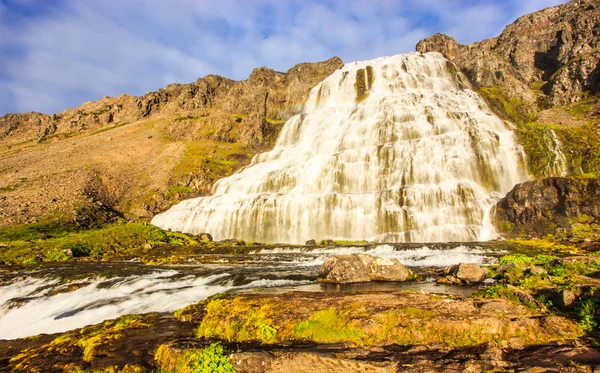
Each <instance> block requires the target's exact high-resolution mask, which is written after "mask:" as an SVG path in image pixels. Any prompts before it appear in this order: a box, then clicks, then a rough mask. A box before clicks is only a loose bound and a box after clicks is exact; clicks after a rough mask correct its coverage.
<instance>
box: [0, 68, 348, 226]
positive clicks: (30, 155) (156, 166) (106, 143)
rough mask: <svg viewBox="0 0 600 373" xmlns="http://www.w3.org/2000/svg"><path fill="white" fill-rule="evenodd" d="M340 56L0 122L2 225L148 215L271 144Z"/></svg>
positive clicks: (204, 189)
mask: <svg viewBox="0 0 600 373" xmlns="http://www.w3.org/2000/svg"><path fill="white" fill-rule="evenodd" d="M342 65H343V63H342V61H341V60H340V59H339V58H337V57H334V58H331V59H329V60H327V61H324V62H318V63H303V64H299V65H296V66H295V67H293V68H292V69H290V70H289V71H288V72H287V73H280V72H276V71H273V70H270V69H267V68H264V67H263V68H257V69H255V70H254V71H252V73H251V75H250V77H249V78H248V79H247V80H244V81H233V80H230V79H226V78H222V77H220V76H216V75H209V76H206V77H204V78H200V79H198V80H197V81H196V82H193V83H190V84H171V85H169V86H167V87H165V88H163V89H160V90H158V91H156V92H150V93H147V94H145V95H143V96H140V97H134V96H129V95H121V96H118V97H116V98H110V97H105V98H103V99H101V100H99V101H97V102H88V103H85V104H83V105H81V106H80V107H77V108H74V109H69V110H66V111H64V112H62V113H59V114H53V115H45V114H40V113H25V114H9V115H5V116H4V117H1V118H0V165H2V166H0V226H2V225H8V224H16V223H25V222H34V221H39V220H44V219H48V218H54V217H57V218H61V219H63V218H66V219H72V218H75V219H76V220H77V222H80V223H81V224H83V225H87V224H88V222H89V221H90V220H93V219H96V218H99V219H105V218H107V217H110V216H111V215H114V214H123V215H125V216H127V217H129V218H132V219H136V218H140V217H142V218H144V217H146V218H147V217H151V216H152V215H153V214H154V213H156V212H159V211H161V210H164V209H166V208H168V207H169V206H170V205H171V204H172V203H175V202H177V201H179V200H180V199H183V198H189V197H193V196H198V195H203V194H206V193H208V192H209V191H210V187H211V185H212V183H213V182H214V181H215V180H217V179H219V178H221V177H224V176H226V175H228V174H231V173H232V172H234V171H235V170H236V169H238V168H239V167H242V166H243V165H245V164H247V162H248V161H249V159H250V157H251V156H252V155H254V154H256V153H257V152H259V151H261V150H264V149H265V148H267V147H269V146H271V144H272V143H273V141H274V139H275V138H276V136H277V134H278V132H279V130H280V129H281V126H282V125H283V123H284V121H285V120H286V119H288V118H289V117H291V116H292V115H294V114H296V113H298V112H299V111H300V110H301V108H302V105H303V104H304V102H305V101H306V99H307V97H308V93H309V91H310V89H311V88H312V87H314V86H315V85H316V84H317V83H319V82H320V81H322V80H323V79H324V78H325V77H327V76H328V75H330V74H331V73H332V72H333V71H335V70H336V69H338V68H339V67H341V66H342Z"/></svg>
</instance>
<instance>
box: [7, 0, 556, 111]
mask: <svg viewBox="0 0 600 373" xmlns="http://www.w3.org/2000/svg"><path fill="white" fill-rule="evenodd" d="M564 2H565V1H564V0H527V1H523V0H477V1H476V0H396V1H391V0H349V1H341V0H321V1H317V0H0V115H3V114H6V113H11V112H24V111H39V112H43V113H55V112H60V111H62V110H64V109H67V108H70V107H75V106H79V105H80V104H82V103H83V102H85V101H94V100H97V99H99V98H101V97H103V96H116V95H118V94H121V93H128V94H133V95H140V94H143V93H145V92H148V91H152V90H156V89H158V88H161V87H164V86H165V85H167V84H170V83H175V82H177V83H188V82H191V81H194V80H196V79H197V78H199V77H202V76H204V75H206V74H219V75H222V76H225V77H228V78H232V79H245V78H247V77H248V75H249V74H250V72H251V71H252V69H253V68H254V67H258V66H267V67H270V68H273V69H275V70H279V71H286V70H287V69H289V68H290V67H292V66H293V65H295V64H296V63H300V62H305V61H320V60H325V59H328V58H330V57H332V56H334V55H337V56H339V57H341V58H342V59H343V60H344V61H345V62H350V61H357V60H365V59H371V58H375V57H379V56H386V55H393V54H397V53H404V52H410V51H413V50H414V47H415V44H416V43H417V42H418V41H419V40H420V39H422V38H425V37H427V36H430V35H432V34H434V33H436V32H442V33H445V34H448V35H450V36H453V37H454V38H456V39H457V40H458V41H459V42H461V43H470V42H474V41H478V40H481V39H484V38H488V37H492V36H496V35H498V34H499V33H500V32H501V31H502V29H503V28H504V26H506V25H507V24H508V23H510V22H513V21H514V20H515V19H516V18H517V17H519V16H521V15H523V14H527V13H530V12H532V11H535V10H538V9H542V8H545V7H548V6H553V5H557V4H559V3H564Z"/></svg>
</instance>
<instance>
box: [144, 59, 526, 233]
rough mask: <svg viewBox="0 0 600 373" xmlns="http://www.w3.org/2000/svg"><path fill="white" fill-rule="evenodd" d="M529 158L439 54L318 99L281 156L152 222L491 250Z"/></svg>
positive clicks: (346, 71)
mask: <svg viewBox="0 0 600 373" xmlns="http://www.w3.org/2000/svg"><path fill="white" fill-rule="evenodd" d="M523 157H524V154H523V152H522V149H521V147H520V146H518V145H517V144H516V142H515V139H514V134H513V132H512V130H511V129H510V126H509V125H507V124H506V123H505V122H504V121H502V120H501V119H499V118H498V117H497V116H495V115H494V114H493V113H492V112H491V111H490V109H489V108H488V107H487V105H486V104H485V103H484V101H483V100H482V99H481V97H479V95H477V94H476V93H475V92H473V91H472V90H471V89H470V86H469V84H468V82H467V80H466V78H465V77H464V76H463V75H462V74H461V73H460V72H459V71H458V69H457V68H456V66H455V65H454V64H452V63H451V62H450V61H448V60H446V59H445V58H444V57H443V56H442V55H441V54H439V53H427V54H421V53H409V54H402V55H396V56H391V57H382V58H378V59H375V60H370V61H362V62H353V63H349V64H346V65H345V66H343V67H342V68H341V69H339V70H337V71H335V72H334V73H333V74H332V75H330V76H329V77H327V78H326V79H325V80H324V81H323V82H321V83H320V84H318V85H317V86H316V87H314V88H313V89H312V90H311V92H310V96H309V98H308V101H307V103H306V105H305V108H304V110H303V113H301V114H299V115H296V116H294V117H292V118H291V119H289V120H288V121H287V122H286V123H285V125H284V126H283V128H282V130H281V133H280V134H279V137H278V139H277V142H276V144H275V146H274V148H273V150H271V151H269V152H266V153H262V154H258V155H256V156H255V157H254V158H253V159H252V161H251V164H250V165H249V166H248V167H246V168H244V169H242V170H240V171H238V172H237V173H235V174H233V175H231V176H229V177H227V178H224V179H221V180H219V181H218V182H216V183H215V185H214V187H213V195H212V196H208V197H201V198H194V199H190V200H185V201H182V202H181V203H179V204H177V205H175V206H173V207H172V208H171V209H170V210H168V211H166V212H164V213H162V214H159V215H157V216H156V217H155V218H154V219H153V220H152V223H153V224H154V225H157V226H159V227H161V228H164V229H172V230H176V231H182V232H186V233H193V234H197V233H200V232H210V233H211V234H212V235H213V236H214V237H215V239H217V240H221V239H226V238H242V239H244V240H246V241H256V242H267V243H273V242H286V243H303V242H304V241H306V240H308V239H316V240H321V239H326V238H333V239H338V240H358V239H369V240H372V241H378V242H443V241H454V242H458V241H460V242H464V241H474V240H478V239H479V240H486V239H489V238H491V237H492V236H493V234H494V232H493V229H492V228H491V225H490V224H489V209H490V208H491V206H492V205H493V204H494V203H495V202H496V201H497V200H498V199H499V198H500V197H501V196H503V195H504V194H506V193H507V192H508V191H509V190H510V189H511V188H512V187H513V186H514V185H515V184H517V183H519V182H522V181H525V180H526V179H528V175H527V172H526V171H525V168H524V166H523V164H524V163H523Z"/></svg>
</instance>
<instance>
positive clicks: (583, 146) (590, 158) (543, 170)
mask: <svg viewBox="0 0 600 373" xmlns="http://www.w3.org/2000/svg"><path fill="white" fill-rule="evenodd" d="M479 94H480V95H481V96H482V97H483V98H484V100H485V101H486V102H487V103H488V105H489V106H490V108H491V109H492V110H493V111H494V112H495V113H496V114H497V115H499V116H500V117H501V118H504V119H505V120H508V121H510V122H512V123H514V124H515V126H516V134H517V139H518V141H519V143H520V144H521V145H522V146H523V148H524V150H525V153H526V154H527V163H528V167H529V171H530V172H531V173H532V174H533V175H534V176H535V177H546V176H550V175H551V174H552V173H553V171H554V170H552V168H550V167H549V165H551V164H552V163H553V162H554V161H555V153H554V152H553V151H552V149H551V147H552V146H554V145H555V144H554V143H553V139H552V132H554V134H555V135H556V138H557V139H558V141H559V142H560V148H561V150H562V152H563V153H564V155H565V157H566V161H567V168H568V171H569V173H570V174H571V175H578V174H586V173H598V172H600V117H599V116H598V113H599V112H600V100H599V99H598V98H597V97H594V96H589V97H587V98H586V99H584V100H583V101H581V102H578V103H575V104H570V105H566V106H558V107H554V108H553V109H549V110H546V111H544V112H542V113H541V114H546V115H544V116H543V118H540V115H534V114H532V112H536V111H537V108H531V107H530V106H528V105H526V104H525V103H523V102H522V101H520V100H518V99H516V98H509V97H507V96H506V95H505V94H504V93H503V92H502V91H501V90H500V88H498V87H483V88H481V89H480V90H479ZM540 119H543V121H542V120H540Z"/></svg>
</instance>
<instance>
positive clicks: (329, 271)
mask: <svg viewBox="0 0 600 373" xmlns="http://www.w3.org/2000/svg"><path fill="white" fill-rule="evenodd" d="M317 280H318V281H320V282H331V283H336V284H345V283H353V282H369V281H371V278H369V270H368V268H367V266H366V265H365V262H364V261H363V259H362V258H361V257H360V256H358V255H336V256H331V257H329V258H327V259H326V260H325V262H324V263H323V264H322V265H321V268H320V269H319V277H318V279H317Z"/></svg>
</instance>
